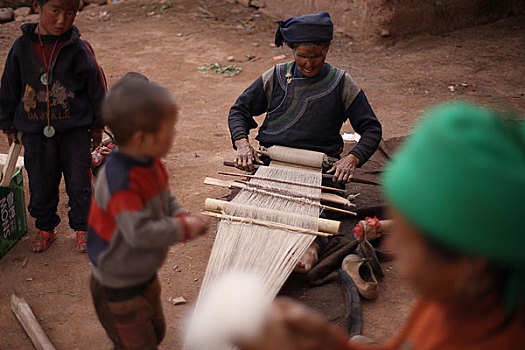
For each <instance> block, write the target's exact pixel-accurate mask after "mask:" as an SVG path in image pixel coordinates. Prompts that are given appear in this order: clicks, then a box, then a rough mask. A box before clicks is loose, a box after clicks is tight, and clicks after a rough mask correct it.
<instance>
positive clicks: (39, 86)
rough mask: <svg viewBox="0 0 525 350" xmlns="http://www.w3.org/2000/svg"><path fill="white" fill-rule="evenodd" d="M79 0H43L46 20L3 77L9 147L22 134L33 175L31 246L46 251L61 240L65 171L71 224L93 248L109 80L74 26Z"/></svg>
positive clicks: (26, 35)
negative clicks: (96, 154)
mask: <svg viewBox="0 0 525 350" xmlns="http://www.w3.org/2000/svg"><path fill="white" fill-rule="evenodd" d="M78 6H79V0H38V1H35V3H34V9H35V11H36V12H39V13H40V22H39V23H33V24H24V25H23V26H22V27H21V29H22V36H20V37H19V38H18V39H16V40H15V42H14V44H13V47H12V48H11V50H10V52H9V54H8V56H7V60H6V64H5V68H4V73H3V75H2V85H1V88H0V129H2V131H3V132H4V133H5V134H6V135H7V139H8V141H9V144H11V142H19V141H18V140H17V137H16V134H17V132H18V131H21V132H22V133H23V134H22V138H21V140H22V144H23V145H24V150H25V151H24V161H25V168H26V170H27V173H28V178H29V192H30V201H29V207H28V209H29V213H30V214H31V216H33V217H34V218H35V219H36V221H35V226H36V228H37V229H38V230H39V231H38V232H37V233H36V235H35V236H34V237H33V238H32V239H31V241H30V243H29V249H30V250H31V251H33V252H43V251H45V250H46V249H48V248H49V246H50V244H51V243H52V242H53V241H54V240H55V238H56V233H57V232H56V230H55V227H56V226H57V225H58V224H59V222H60V217H59V216H58V214H57V205H58V202H59V191H58V188H59V184H60V180H61V178H62V174H64V179H65V184H66V190H67V194H68V196H69V207H70V210H69V213H68V216H69V225H70V227H71V228H72V229H73V230H74V231H75V232H76V238H77V250H78V251H79V252H85V251H86V221H87V215H88V211H89V202H90V197H91V179H90V167H91V148H95V147H97V146H98V145H99V144H100V143H101V138H102V130H103V127H104V124H103V122H102V119H101V116H100V105H101V103H102V100H103V98H104V95H105V90H106V87H105V78H104V75H103V72H102V70H101V68H100V67H99V66H98V64H97V62H96V60H95V55H94V52H93V49H92V48H91V46H90V45H89V44H88V43H87V42H85V41H84V40H82V39H80V32H79V30H78V29H77V28H76V27H75V26H74V25H73V22H74V20H75V17H76V14H77V11H78Z"/></svg>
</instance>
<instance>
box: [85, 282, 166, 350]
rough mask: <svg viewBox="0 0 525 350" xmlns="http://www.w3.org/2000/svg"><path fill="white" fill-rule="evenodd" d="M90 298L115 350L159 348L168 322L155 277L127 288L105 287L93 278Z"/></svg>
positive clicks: (158, 284)
mask: <svg viewBox="0 0 525 350" xmlns="http://www.w3.org/2000/svg"><path fill="white" fill-rule="evenodd" d="M91 295H92V297H93V303H94V304H95V310H96V312H97V316H98V319H99V320H100V323H102V326H103V327H104V329H105V330H106V333H107V334H108V336H109V338H110V339H111V341H112V342H113V344H114V346H115V349H129V350H131V349H137V350H138V349H144V350H149V349H157V346H158V345H159V344H160V342H161V341H162V339H163V338H164V335H165V333H166V321H165V319H164V314H163V312H162V303H161V300H160V283H159V280H158V278H157V276H156V275H155V276H153V277H152V278H151V279H150V280H149V281H146V282H144V283H142V284H140V285H138V286H134V287H128V288H109V287H105V286H103V285H101V284H100V283H99V282H98V281H97V280H96V279H95V278H94V277H93V276H91Z"/></svg>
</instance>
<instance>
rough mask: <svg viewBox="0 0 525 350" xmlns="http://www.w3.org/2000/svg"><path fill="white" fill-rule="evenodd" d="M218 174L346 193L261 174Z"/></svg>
mask: <svg viewBox="0 0 525 350" xmlns="http://www.w3.org/2000/svg"><path fill="white" fill-rule="evenodd" d="M219 174H220V175H228V176H239V177H248V178H250V179H256V180H263V181H272V182H278V183H282V184H287V185H296V186H302V187H308V188H317V189H322V190H329V191H336V192H341V193H346V190H342V189H339V188H334V187H328V186H317V185H308V184H302V183H300V182H293V181H286V180H279V179H272V178H269V177H261V176H255V175H249V174H238V173H229V172H226V171H219Z"/></svg>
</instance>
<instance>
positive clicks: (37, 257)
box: [0, 0, 525, 349]
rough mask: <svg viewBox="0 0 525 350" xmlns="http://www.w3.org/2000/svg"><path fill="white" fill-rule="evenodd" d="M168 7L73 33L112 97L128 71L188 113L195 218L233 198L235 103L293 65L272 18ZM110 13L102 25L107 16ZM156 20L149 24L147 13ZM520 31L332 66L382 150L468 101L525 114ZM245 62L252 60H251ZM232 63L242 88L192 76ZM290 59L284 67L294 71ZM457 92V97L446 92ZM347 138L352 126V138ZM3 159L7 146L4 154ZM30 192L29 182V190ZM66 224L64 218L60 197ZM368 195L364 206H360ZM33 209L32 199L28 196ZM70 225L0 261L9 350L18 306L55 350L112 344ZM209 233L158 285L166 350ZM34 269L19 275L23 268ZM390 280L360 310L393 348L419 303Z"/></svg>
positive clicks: (176, 254) (476, 35) (475, 32)
mask: <svg viewBox="0 0 525 350" xmlns="http://www.w3.org/2000/svg"><path fill="white" fill-rule="evenodd" d="M172 3H173V6H172V7H170V8H166V7H168V6H165V5H164V7H165V8H166V9H164V10H161V7H162V6H163V4H161V3H159V2H157V1H151V0H131V1H126V2H121V3H117V4H112V5H108V6H104V7H94V8H88V9H86V10H84V11H82V12H81V13H80V14H79V16H78V17H77V20H76V25H77V26H78V27H79V29H80V31H81V32H82V36H83V38H84V39H86V40H88V41H90V42H91V44H92V45H93V47H94V48H95V52H96V54H97V59H98V62H99V63H100V64H101V65H102V66H103V68H104V70H105V72H106V75H107V78H108V81H109V86H111V85H112V84H113V83H115V82H116V80H117V79H118V78H119V77H120V76H121V75H122V74H124V73H125V72H127V71H139V72H142V73H144V74H146V75H147V76H148V77H149V78H150V79H151V80H154V81H157V82H159V83H161V84H162V85H164V86H166V87H167V88H168V89H170V91H172V92H173V94H174V95H175V96H176V98H177V100H178V102H179V104H180V110H181V114H180V121H179V123H178V134H177V137H176V140H175V143H174V147H173V149H172V151H171V153H170V154H169V155H168V156H167V157H166V163H167V166H168V169H169V172H170V174H171V180H170V184H171V187H172V189H173V191H174V192H175V194H176V196H177V197H178V199H179V200H180V201H181V203H182V204H183V205H184V206H185V207H186V208H187V209H189V210H190V211H199V210H200V208H201V207H202V205H203V202H204V199H205V198H206V197H216V198H219V197H221V196H224V195H227V194H228V193H229V191H228V190H227V189H222V188H215V187H205V185H203V184H202V181H203V179H204V178H205V176H206V175H216V172H217V171H218V170H221V169H222V168H224V167H223V166H222V162H223V160H230V159H232V155H233V152H232V148H231V143H230V140H229V133H228V129H227V123H226V118H227V113H228V110H229V107H230V106H231V104H232V103H233V102H234V101H235V98H236V97H237V96H238V95H239V94H240V93H241V92H242V91H243V90H244V89H245V88H246V87H247V86H248V85H249V84H250V83H251V82H252V81H253V80H255V79H256V78H257V77H258V75H259V74H261V73H262V72H263V71H265V70H266V69H268V68H269V67H271V66H272V65H273V64H275V63H276V62H282V61H283V60H281V61H275V60H274V59H273V57H274V56H278V55H283V54H284V55H286V56H288V57H291V52H290V51H289V50H288V49H284V48H279V49H277V48H274V47H272V46H271V45H270V44H271V43H272V42H273V34H274V23H273V21H274V20H275V19H272V18H268V17H266V16H264V15H260V14H258V13H257V11H256V9H248V8H244V7H242V6H240V5H231V4H228V3H226V2H225V1H218V0H202V1H192V0H174V1H173V2H172ZM104 12H107V13H106V14H104ZM152 12H154V13H153V14H152ZM524 19H525V18H523V17H521V18H509V19H505V20H502V21H499V22H497V23H493V24H489V25H485V26H480V27H476V28H471V29H466V30H461V31H457V32H453V33H449V34H444V35H441V36H417V37H411V38H407V39H405V40H404V41H399V42H391V41H389V42H386V43H385V45H383V46H381V47H368V46H366V45H363V44H360V43H357V42H353V40H352V38H350V37H345V36H337V37H336V38H335V40H334V43H333V46H332V48H331V49H330V53H329V56H328V62H330V63H332V64H334V65H336V66H338V67H339V68H342V69H345V70H347V71H349V72H350V73H351V75H352V76H353V77H354V79H355V80H356V81H357V82H358V84H360V86H361V87H362V88H363V89H364V90H365V92H366V94H367V96H368V98H369V100H370V103H371V105H372V106H373V108H374V110H375V112H376V114H377V116H378V118H379V119H380V120H381V122H382V123H383V127H384V136H383V137H384V139H388V138H391V137H396V136H402V135H406V134H407V133H409V132H410V129H411V126H412V125H413V123H414V121H415V120H417V119H418V118H419V116H420V113H421V111H422V110H424V109H425V108H426V107H427V106H429V105H432V104H435V103H437V102H440V101H447V100H452V99H458V98H466V99H469V100H472V101H476V102H481V103H486V104H490V105H496V106H499V107H500V108H504V109H514V110H517V111H519V112H521V113H523V112H524V111H525V97H524V93H525V84H524V83H525V69H524V67H525V40H524V39H525V21H524ZM19 24H20V23H15V22H11V23H7V24H3V25H0V61H1V62H4V61H5V58H6V56H7V53H8V50H9V47H10V46H11V44H12V42H13V40H14V39H15V38H16V37H17V36H18V35H19V34H20V31H19V29H18V27H19ZM246 55H253V56H255V58H254V59H251V60H248V59H247V58H246ZM228 56H234V61H233V62H231V63H232V64H234V65H236V66H240V67H242V68H243V71H242V73H241V74H239V75H237V76H235V77H224V76H221V75H214V74H211V75H210V74H208V75H205V74H203V73H202V72H200V71H199V70H198V69H197V67H198V66H201V65H204V64H209V63H213V62H220V63H222V64H227V63H228V62H227V57H228ZM288 59H289V58H288ZM451 90H453V91H451ZM343 131H344V132H349V131H350V127H349V126H348V125H345V126H344V129H343ZM0 152H4V153H7V145H6V143H5V141H4V140H1V141H0ZM26 184H27V178H26ZM62 195H63V196H62V201H61V203H60V214H61V217H62V218H64V219H65V218H67V215H66V213H67V207H66V205H67V197H66V196H65V193H64V192H63V190H62ZM362 195H366V193H363V194H362ZM26 200H27V193H26ZM65 221H66V222H63V223H61V224H60V226H59V227H58V231H59V235H58V240H57V241H56V242H55V243H54V244H53V245H52V247H51V248H50V249H49V250H48V251H46V252H45V253H43V254H33V253H30V252H29V251H28V249H27V244H28V242H27V236H29V235H32V234H33V233H34V232H35V228H34V226H33V222H32V219H31V218H28V225H29V235H27V236H26V237H24V238H23V239H22V241H21V242H19V243H18V244H17V245H16V246H15V247H14V248H13V249H12V250H11V251H10V252H9V253H8V254H6V255H5V256H4V257H3V258H1V259H0V348H1V349H31V348H32V346H31V342H30V341H29V339H28V337H27V336H26V335H25V333H24V331H23V329H22V328H21V327H20V325H19V324H18V322H17V321H16V319H15V317H14V316H13V314H12V313H11V311H10V306H9V305H10V302H9V297H10V295H11V294H12V293H16V294H18V295H19V296H22V297H24V298H25V299H26V300H27V301H28V302H29V304H30V305H31V307H32V308H33V311H34V313H35V314H36V316H37V318H38V319H39V321H40V323H41V324H42V326H43V328H44V330H45V332H46V333H47V334H48V336H49V337H50V338H51V340H52V341H53V343H54V344H55V345H56V347H57V348H58V349H108V348H111V344H110V342H109V340H108V339H107V337H106V335H105V333H104V331H103V329H102V327H101V326H100V324H99V323H98V320H97V318H96V315H95V313H94V310H93V306H92V303H91V297H90V294H89V290H88V277H89V271H90V266H89V261H88V258H87V256H86V255H81V254H79V253H77V252H76V251H75V243H74V237H73V232H72V230H71V229H69V227H68V226H67V219H66V220H65ZM215 231H216V230H215V225H213V227H212V228H211V229H210V234H209V235H207V236H205V237H203V238H201V239H198V240H196V241H194V242H190V243H187V244H179V245H176V246H174V247H173V248H172V249H171V250H170V253H169V255H168V258H167V261H166V264H165V266H164V268H163V269H162V270H161V272H160V279H161V283H162V288H163V300H164V311H165V314H166V317H167V324H168V330H167V335H166V338H165V340H164V342H163V344H162V346H161V347H162V348H164V349H179V348H181V345H180V334H179V331H178V329H179V324H180V322H181V319H182V318H183V316H184V314H185V312H186V311H187V310H188V308H189V304H187V305H177V306H174V305H172V304H170V303H169V302H168V301H167V299H168V298H169V297H177V296H183V297H184V298H186V299H187V300H188V302H189V303H190V304H191V303H192V302H194V301H195V299H196V297H197V293H198V291H199V287H200V284H201V280H202V277H203V275H204V270H205V267H206V263H207V258H208V255H209V252H210V249H211V247H212V244H213V239H214V235H215ZM26 257H28V263H27V265H26V266H25V267H22V262H23V260H24V259H25V258H26ZM385 270H386V278H385V281H384V282H383V283H382V284H381V294H380V296H379V298H378V299H377V300H376V301H373V302H365V303H363V320H364V334H365V335H367V336H370V337H373V338H376V339H378V340H380V341H383V340H386V339H388V338H389V337H390V336H392V335H393V334H394V333H395V330H396V329H397V328H398V327H399V325H400V324H402V323H403V320H404V318H405V317H406V315H407V312H408V310H409V308H410V305H411V303H412V302H413V293H412V292H411V291H410V288H409V286H408V285H407V284H406V283H405V282H404V281H403V278H402V276H401V275H400V273H399V270H398V269H397V267H396V265H395V263H391V264H385Z"/></svg>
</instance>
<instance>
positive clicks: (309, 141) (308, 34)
mask: <svg viewBox="0 0 525 350" xmlns="http://www.w3.org/2000/svg"><path fill="white" fill-rule="evenodd" d="M332 38H333V24H332V21H331V20H330V15H329V14H328V13H327V12H320V13H317V14H309V15H304V16H300V17H292V18H289V19H287V20H286V21H280V22H279V27H278V28H277V32H276V35H275V44H276V46H277V47H280V46H282V45H283V43H286V44H287V45H288V46H289V47H290V48H291V49H292V50H293V53H294V61H292V62H288V63H283V64H277V65H275V66H274V67H272V68H271V69H269V70H267V71H266V72H264V73H263V74H262V75H261V76H260V77H259V78H258V79H257V80H256V81H255V82H253V83H252V85H250V86H249V87H248V89H246V90H245V91H244V92H243V93H242V94H241V95H240V96H239V98H238V99H237V101H236V102H235V104H234V105H233V106H232V107H231V109H230V114H229V116H228V125H229V128H230V133H231V139H232V143H233V146H234V148H235V149H236V150H237V152H236V156H235V164H236V166H237V167H238V168H240V169H243V170H246V171H253V170H254V166H253V164H254V162H258V163H261V160H260V159H259V158H258V157H257V155H256V152H255V150H254V148H253V147H252V145H251V144H250V142H249V140H248V135H249V133H250V129H253V128H256V127H257V123H256V122H255V120H254V118H253V117H254V116H258V115H261V114H263V113H266V117H265V119H264V121H263V124H262V125H261V127H260V128H259V131H258V135H257V137H256V140H258V141H259V144H260V145H261V146H263V147H270V146H273V145H281V146H288V147H293V148H300V149H307V150H313V151H318V152H323V153H325V154H326V155H328V156H329V157H334V158H336V159H339V160H338V161H337V162H336V163H335V164H334V165H333V167H332V168H331V169H328V171H327V172H328V173H333V174H334V177H333V181H334V182H338V183H341V184H344V183H347V182H350V181H351V178H352V176H353V173H354V170H355V168H356V167H357V166H361V165H363V164H364V163H365V162H366V161H367V160H368V158H370V156H371V155H372V154H373V153H374V152H375V151H376V149H377V147H378V145H379V142H380V140H381V124H380V123H379V121H378V120H377V118H376V116H375V114H374V112H373V110H372V108H371V107H370V104H369V103H368V100H367V98H366V96H365V94H364V92H363V91H362V90H361V89H360V88H359V86H357V84H356V83H355V81H354V80H353V79H352V77H351V76H350V74H348V73H347V72H345V71H344V70H341V69H338V68H336V67H334V66H332V65H330V64H328V63H325V59H326V55H327V53H328V49H329V47H330V42H331V40H332ZM346 120H350V123H351V124H352V127H353V129H354V130H355V131H356V132H357V133H359V134H360V135H361V139H360V141H359V143H358V144H357V145H356V146H355V147H354V148H353V149H352V150H351V151H350V153H349V154H348V155H346V156H343V157H341V153H342V151H343V139H342V138H341V135H340V130H341V127H342V125H343V123H344V122H345V121H346ZM319 249H320V246H319V243H315V242H314V243H313V244H312V246H311V247H310V249H308V251H307V252H306V253H305V256H304V257H303V258H302V259H301V261H299V264H298V267H297V269H296V271H299V272H307V271H309V270H310V269H311V268H312V266H313V265H314V264H315V263H316V262H317V253H318V251H319Z"/></svg>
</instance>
